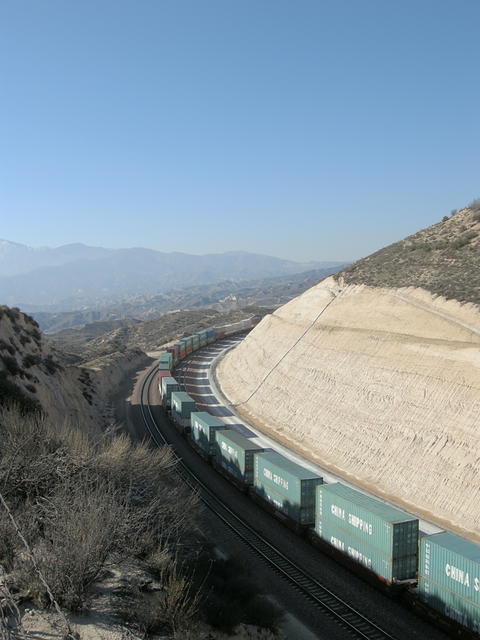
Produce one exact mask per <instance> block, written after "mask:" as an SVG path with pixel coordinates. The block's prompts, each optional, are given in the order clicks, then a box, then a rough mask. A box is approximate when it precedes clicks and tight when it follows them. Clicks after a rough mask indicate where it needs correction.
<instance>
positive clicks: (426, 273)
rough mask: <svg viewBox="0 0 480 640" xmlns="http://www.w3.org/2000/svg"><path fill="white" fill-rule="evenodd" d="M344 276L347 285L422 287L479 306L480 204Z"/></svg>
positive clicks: (361, 263)
mask: <svg viewBox="0 0 480 640" xmlns="http://www.w3.org/2000/svg"><path fill="white" fill-rule="evenodd" d="M472 204H473V206H472V207H471V208H466V209H463V210H461V211H459V212H457V213H455V215H453V216H452V217H450V218H448V217H446V218H445V219H444V220H443V221H442V222H438V223H437V224H434V225H432V226H431V227H428V228H427V229H423V230H422V231H419V232H418V233H415V234H414V235H412V236H408V238H405V239H404V240H401V241H400V242H396V243H395V244H392V245H390V246H389V247H385V248H384V249H381V250H380V251H377V252H376V253H374V254H372V255H371V256H368V257H367V258H364V259H363V260H359V261H358V262H355V263H354V264H352V265H351V266H349V267H347V268H346V269H344V270H343V271H341V272H340V273H339V274H338V276H339V277H343V278H344V280H345V282H347V283H349V284H368V285H370V286H373V287H412V286H413V287H415V286H418V287H422V288H424V289H426V290H427V291H430V292H431V293H433V294H435V295H439V296H444V297H445V298H454V299H456V300H459V301H461V302H474V303H475V304H480V278H479V273H480V201H475V202H474V203H472Z"/></svg>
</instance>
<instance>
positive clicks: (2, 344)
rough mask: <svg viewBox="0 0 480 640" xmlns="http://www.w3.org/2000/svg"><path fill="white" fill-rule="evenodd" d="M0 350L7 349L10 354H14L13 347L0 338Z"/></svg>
mask: <svg viewBox="0 0 480 640" xmlns="http://www.w3.org/2000/svg"><path fill="white" fill-rule="evenodd" d="M0 351H8V353H9V354H10V355H11V356H14V355H15V347H13V346H12V345H11V344H8V342H5V340H0Z"/></svg>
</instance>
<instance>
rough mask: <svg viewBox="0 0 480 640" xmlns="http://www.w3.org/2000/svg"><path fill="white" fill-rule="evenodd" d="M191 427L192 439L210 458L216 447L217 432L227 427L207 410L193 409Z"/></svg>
mask: <svg viewBox="0 0 480 640" xmlns="http://www.w3.org/2000/svg"><path fill="white" fill-rule="evenodd" d="M190 427H191V431H190V439H191V440H192V442H193V443H194V445H195V446H196V447H197V448H198V449H200V451H201V452H202V453H203V454H204V456H205V457H207V458H210V456H211V455H212V454H213V453H214V449H215V432H216V431H218V430H219V429H225V424H224V423H223V422H220V420H218V419H217V418H215V417H214V416H212V415H211V414H210V413H207V412H206V411H192V413H191V414H190Z"/></svg>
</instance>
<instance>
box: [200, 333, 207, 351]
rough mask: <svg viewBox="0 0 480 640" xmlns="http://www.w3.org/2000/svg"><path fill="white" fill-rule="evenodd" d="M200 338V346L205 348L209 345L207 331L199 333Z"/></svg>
mask: <svg viewBox="0 0 480 640" xmlns="http://www.w3.org/2000/svg"><path fill="white" fill-rule="evenodd" d="M198 336H199V338H200V346H201V347H205V346H206V345H207V330H206V329H203V330H202V331H199V332H198Z"/></svg>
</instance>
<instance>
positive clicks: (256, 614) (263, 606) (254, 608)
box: [245, 595, 283, 631]
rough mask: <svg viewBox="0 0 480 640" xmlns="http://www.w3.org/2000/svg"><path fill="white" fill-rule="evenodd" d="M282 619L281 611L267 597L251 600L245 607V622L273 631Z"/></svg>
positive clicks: (256, 597) (257, 597)
mask: <svg viewBox="0 0 480 640" xmlns="http://www.w3.org/2000/svg"><path fill="white" fill-rule="evenodd" d="M282 618H283V612H282V610H281V609H280V608H279V607H278V605H276V604H275V603H274V602H272V601H271V600H270V599H269V598H268V597H267V596H264V595H257V596H254V597H253V598H251V600H250V601H249V602H248V603H247V605H246V607H245V622H247V623H248V624H253V625H256V626H257V627H264V628H266V629H270V630H271V631H275V630H276V629H277V628H278V626H279V624H280V622H281V620H282Z"/></svg>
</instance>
